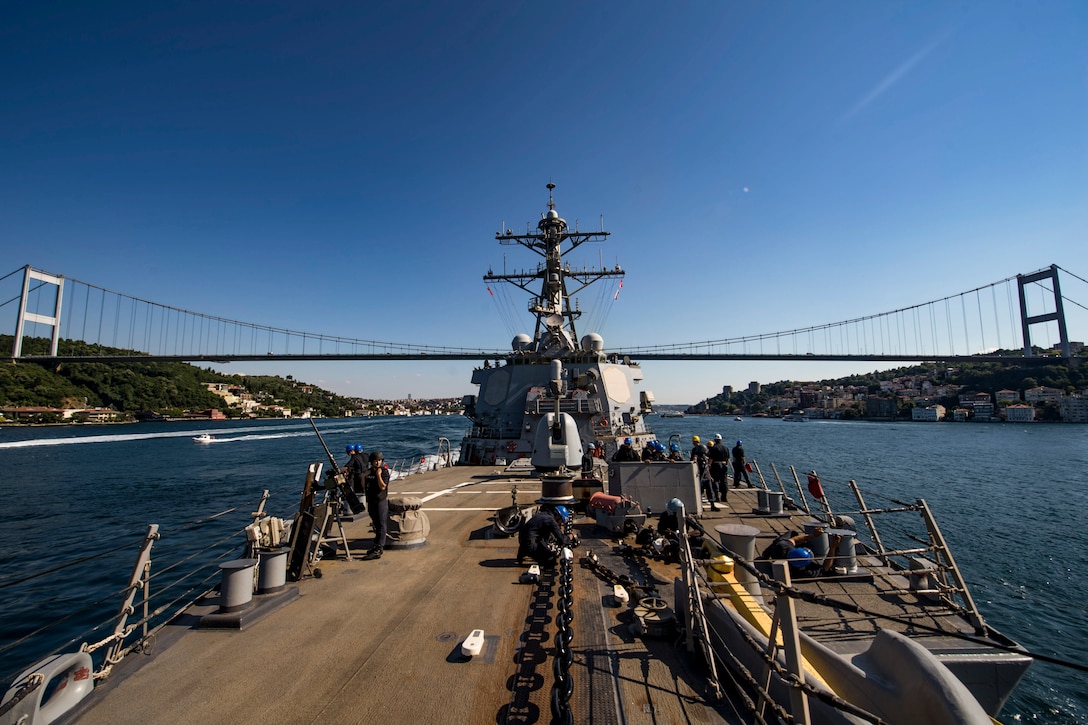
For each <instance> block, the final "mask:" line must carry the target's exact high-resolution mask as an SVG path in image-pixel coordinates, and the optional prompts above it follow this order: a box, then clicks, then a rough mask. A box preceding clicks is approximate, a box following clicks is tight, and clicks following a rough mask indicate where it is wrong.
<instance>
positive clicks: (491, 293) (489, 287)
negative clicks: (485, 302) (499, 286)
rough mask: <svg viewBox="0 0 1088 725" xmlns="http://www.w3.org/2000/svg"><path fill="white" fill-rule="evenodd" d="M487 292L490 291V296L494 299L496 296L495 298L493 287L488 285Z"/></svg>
mask: <svg viewBox="0 0 1088 725" xmlns="http://www.w3.org/2000/svg"><path fill="white" fill-rule="evenodd" d="M487 291H488V293H489V294H490V295H491V296H492V297H494V296H495V293H494V292H492V291H491V285H488V286H487Z"/></svg>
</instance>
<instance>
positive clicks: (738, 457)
mask: <svg viewBox="0 0 1088 725" xmlns="http://www.w3.org/2000/svg"><path fill="white" fill-rule="evenodd" d="M741 476H743V477H744V482H745V483H746V484H748V488H755V486H753V485H752V479H751V478H749V477H748V466H747V464H746V462H745V460H744V441H737V445H735V446H733V487H734V488H740V479H741Z"/></svg>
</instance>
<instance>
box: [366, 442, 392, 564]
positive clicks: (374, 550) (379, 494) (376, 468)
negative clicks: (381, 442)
mask: <svg viewBox="0 0 1088 725" xmlns="http://www.w3.org/2000/svg"><path fill="white" fill-rule="evenodd" d="M369 463H370V466H369V469H368V470H367V472H366V475H365V476H363V490H364V492H365V493H366V507H367V508H368V509H370V523H371V525H373V527H374V545H373V546H372V547H371V548H370V551H368V552H367V553H366V555H365V556H364V557H363V558H364V559H380V558H382V550H383V549H385V533H386V526H387V523H386V521H387V519H388V518H389V501H387V500H386V499H387V497H388V496H389V479H390V475H389V467H388V466H386V465H385V457H384V456H383V455H382V452H381V451H371V452H370V456H369Z"/></svg>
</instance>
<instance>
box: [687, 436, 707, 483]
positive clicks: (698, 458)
mask: <svg viewBox="0 0 1088 725" xmlns="http://www.w3.org/2000/svg"><path fill="white" fill-rule="evenodd" d="M691 442H692V443H693V444H694V445H693V446H692V447H691V458H690V459H689V460H692V461H695V465H696V466H698V468H699V485H700V486H703V485H704V484H703V476H705V475H706V467H707V451H706V446H704V445H703V444H702V443H701V442H700V441H699V436H692V437H691Z"/></svg>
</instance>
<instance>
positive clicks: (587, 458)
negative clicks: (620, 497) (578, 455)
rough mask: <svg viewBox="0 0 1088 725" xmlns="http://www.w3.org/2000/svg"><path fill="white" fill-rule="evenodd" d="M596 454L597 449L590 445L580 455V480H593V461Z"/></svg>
mask: <svg viewBox="0 0 1088 725" xmlns="http://www.w3.org/2000/svg"><path fill="white" fill-rule="evenodd" d="M596 453H597V447H596V446H594V445H593V444H592V443H590V444H589V445H587V446H586V452H585V453H583V454H582V478H593V459H594V457H595V456H596Z"/></svg>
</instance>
